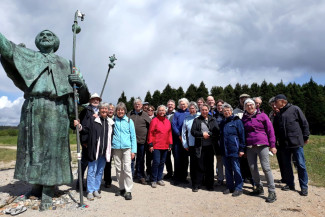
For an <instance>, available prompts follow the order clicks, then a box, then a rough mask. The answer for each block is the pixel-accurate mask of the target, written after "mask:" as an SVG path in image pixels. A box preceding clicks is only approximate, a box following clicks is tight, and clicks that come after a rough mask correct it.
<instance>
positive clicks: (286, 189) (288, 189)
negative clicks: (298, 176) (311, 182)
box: [281, 185, 296, 191]
mask: <svg viewBox="0 0 325 217" xmlns="http://www.w3.org/2000/svg"><path fill="white" fill-rule="evenodd" d="M281 190H282V191H290V190H291V191H295V190H296V189H295V186H289V185H285V186H283V187H282V188H281Z"/></svg>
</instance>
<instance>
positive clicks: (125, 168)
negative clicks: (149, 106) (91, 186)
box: [112, 102, 137, 200]
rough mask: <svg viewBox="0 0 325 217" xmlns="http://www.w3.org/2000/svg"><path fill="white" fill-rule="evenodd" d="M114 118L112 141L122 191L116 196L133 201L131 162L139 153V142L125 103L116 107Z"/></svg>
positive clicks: (120, 103)
mask: <svg viewBox="0 0 325 217" xmlns="http://www.w3.org/2000/svg"><path fill="white" fill-rule="evenodd" d="M115 112H116V116H117V117H116V118H114V121H115V126H114V134H113V141H112V149H113V157H114V162H115V168H116V178H117V180H118V183H119V188H120V190H119V191H118V192H116V193H115V196H124V197H125V200H132V195H131V190H132V187H133V180H132V171H131V160H132V159H133V158H134V157H135V154H136V152H137V140H136V135H135V128H134V123H133V121H132V120H131V119H130V118H128V117H127V116H126V113H127V110H126V106H125V104H124V103H123V102H119V103H118V104H117V105H116V109H115Z"/></svg>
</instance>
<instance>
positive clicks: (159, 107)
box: [157, 105, 167, 112]
mask: <svg viewBox="0 0 325 217" xmlns="http://www.w3.org/2000/svg"><path fill="white" fill-rule="evenodd" d="M160 107H164V109H165V111H167V107H166V106H165V105H160V106H158V108H157V112H158V110H159V109H160Z"/></svg>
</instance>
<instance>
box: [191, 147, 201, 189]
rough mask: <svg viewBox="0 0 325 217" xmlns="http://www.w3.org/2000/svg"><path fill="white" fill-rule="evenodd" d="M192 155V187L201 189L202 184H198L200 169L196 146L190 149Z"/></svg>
mask: <svg viewBox="0 0 325 217" xmlns="http://www.w3.org/2000/svg"><path fill="white" fill-rule="evenodd" d="M189 154H190V176H191V181H192V187H199V186H200V185H201V183H197V170H198V168H199V161H198V158H197V157H196V152H195V148H194V146H190V147H189Z"/></svg>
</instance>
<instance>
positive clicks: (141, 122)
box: [127, 110, 151, 144]
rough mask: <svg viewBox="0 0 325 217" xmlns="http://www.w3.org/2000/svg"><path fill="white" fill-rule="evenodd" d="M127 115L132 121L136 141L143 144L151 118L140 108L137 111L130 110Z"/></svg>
mask: <svg viewBox="0 0 325 217" xmlns="http://www.w3.org/2000/svg"><path fill="white" fill-rule="evenodd" d="M127 116H128V117H129V118H131V119H132V121H133V122H134V128H135V133H136V136H137V143H138V144H145V143H146V141H147V135H148V130H149V126H150V122H151V118H150V117H149V116H148V114H147V112H144V111H142V110H141V111H140V112H139V113H135V111H134V110H132V111H130V112H129V113H128V115H127Z"/></svg>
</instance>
